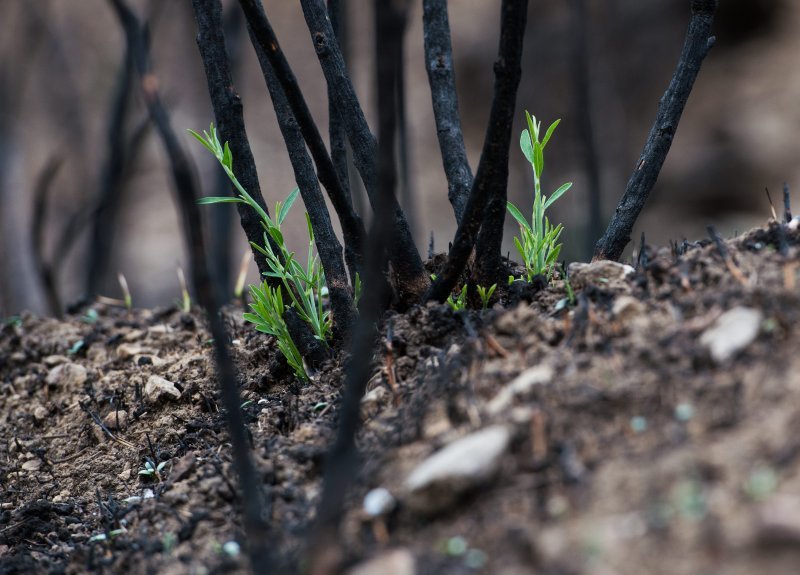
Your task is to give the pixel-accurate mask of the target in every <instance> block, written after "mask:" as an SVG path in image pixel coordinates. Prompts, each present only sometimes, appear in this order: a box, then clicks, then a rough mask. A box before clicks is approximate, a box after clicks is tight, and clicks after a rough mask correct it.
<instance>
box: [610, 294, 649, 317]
mask: <svg viewBox="0 0 800 575" xmlns="http://www.w3.org/2000/svg"><path fill="white" fill-rule="evenodd" d="M644 310H645V308H644V304H643V303H642V302H640V301H639V300H638V299H636V298H635V297H633V296H629V295H623V296H620V297H618V298H617V299H616V300H615V301H614V307H613V308H611V313H612V314H614V317H616V318H617V319H618V320H620V321H622V322H628V321H631V320H632V319H634V318H636V317H639V316H640V315H642V314H643V313H644Z"/></svg>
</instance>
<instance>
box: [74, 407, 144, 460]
mask: <svg viewBox="0 0 800 575" xmlns="http://www.w3.org/2000/svg"><path fill="white" fill-rule="evenodd" d="M78 405H80V407H81V409H82V410H83V411H84V412H85V413H86V415H88V416H89V417H91V418H92V421H94V422H95V423H96V424H97V426H98V427H99V428H100V429H101V430H102V431H103V433H105V434H106V435H107V436H108V437H109V438H110V439H111V440H112V441H116V442H117V443H121V444H122V445H124V446H125V447H129V448H131V449H136V446H135V445H134V444H132V443H131V442H129V441H125V440H124V439H121V438H119V437H117V436H116V435H114V434H113V433H111V431H109V429H108V428H107V427H106V426H105V424H103V420H101V419H100V416H99V415H97V414H96V413H95V412H94V411H92V410H91V409H89V408H88V407H87V406H86V405H85V404H84V403H83V402H82V401H79V402H78Z"/></svg>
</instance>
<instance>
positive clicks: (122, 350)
mask: <svg viewBox="0 0 800 575" xmlns="http://www.w3.org/2000/svg"><path fill="white" fill-rule="evenodd" d="M145 351H146V350H145V348H143V347H142V346H141V345H139V344H137V343H121V344H119V345H118V346H117V357H118V358H120V359H130V358H132V357H134V356H136V355H141V354H142V353H144V352H145Z"/></svg>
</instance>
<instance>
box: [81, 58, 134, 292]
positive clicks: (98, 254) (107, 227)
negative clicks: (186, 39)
mask: <svg viewBox="0 0 800 575" xmlns="http://www.w3.org/2000/svg"><path fill="white" fill-rule="evenodd" d="M132 84H133V65H132V62H131V54H130V53H128V52H127V51H126V52H125V54H124V56H123V58H122V62H121V63H120V67H119V71H118V73H117V83H116V86H115V88H114V92H113V94H112V97H111V108H110V113H109V122H108V126H107V130H106V146H105V153H106V156H105V160H104V162H103V166H102V168H101V173H100V185H99V190H98V197H97V210H96V211H95V214H94V218H93V221H92V230H91V239H90V241H89V251H90V253H89V257H88V260H89V266H88V272H87V273H88V277H87V280H86V295H87V296H89V297H92V296H95V295H97V294H98V293H99V291H100V290H101V289H102V282H103V279H104V278H105V277H106V275H107V272H108V266H109V263H110V259H111V247H112V245H113V239H114V232H115V231H116V229H117V215H118V212H119V206H120V201H121V193H120V192H121V188H122V176H123V172H124V168H125V155H126V146H125V143H126V142H125V124H126V121H127V118H128V115H129V112H130V103H131V98H130V95H131V93H132V89H131V86H132Z"/></svg>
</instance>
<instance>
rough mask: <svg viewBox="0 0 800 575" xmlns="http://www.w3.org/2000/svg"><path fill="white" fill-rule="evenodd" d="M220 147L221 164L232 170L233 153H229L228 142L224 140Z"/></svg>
mask: <svg viewBox="0 0 800 575" xmlns="http://www.w3.org/2000/svg"><path fill="white" fill-rule="evenodd" d="M222 149H223V151H222V160H221V161H222V165H223V166H225V167H226V168H228V169H229V170H230V171H231V172H233V154H232V153H231V148H230V146H228V142H225V145H224V146H223V148H222Z"/></svg>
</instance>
